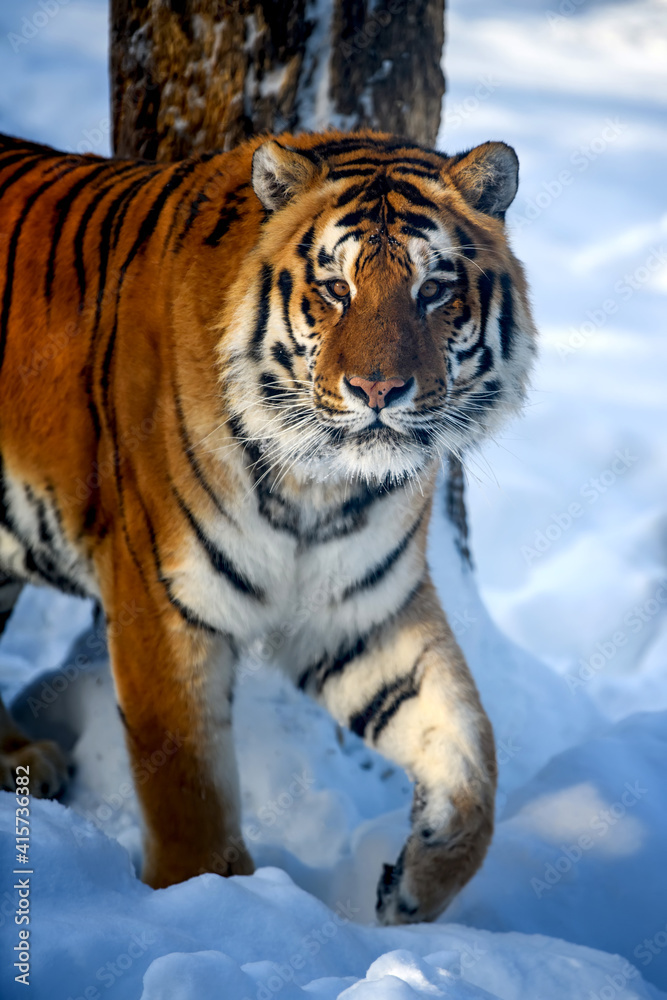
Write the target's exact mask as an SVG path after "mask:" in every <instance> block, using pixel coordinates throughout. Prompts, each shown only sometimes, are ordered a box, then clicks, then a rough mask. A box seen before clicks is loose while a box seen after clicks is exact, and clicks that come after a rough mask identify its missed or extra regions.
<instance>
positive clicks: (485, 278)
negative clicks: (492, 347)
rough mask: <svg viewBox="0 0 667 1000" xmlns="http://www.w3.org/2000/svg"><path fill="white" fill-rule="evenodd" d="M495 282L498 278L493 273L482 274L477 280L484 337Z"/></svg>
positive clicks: (481, 329)
mask: <svg viewBox="0 0 667 1000" xmlns="http://www.w3.org/2000/svg"><path fill="white" fill-rule="evenodd" d="M495 280H496V276H495V274H494V273H493V271H492V272H491V274H486V273H483V274H480V276H479V278H478V279H477V291H478V292H479V316H480V331H481V335H482V337H484V334H485V333H486V323H487V320H488V318H489V305H490V303H491V296H492V294H493V286H494V284H495Z"/></svg>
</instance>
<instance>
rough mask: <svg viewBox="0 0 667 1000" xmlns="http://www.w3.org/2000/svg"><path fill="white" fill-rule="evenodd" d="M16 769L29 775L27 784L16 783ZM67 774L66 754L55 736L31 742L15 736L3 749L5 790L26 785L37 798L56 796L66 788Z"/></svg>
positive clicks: (0, 766) (0, 779)
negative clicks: (50, 738)
mask: <svg viewBox="0 0 667 1000" xmlns="http://www.w3.org/2000/svg"><path fill="white" fill-rule="evenodd" d="M17 769H19V770H18V771H17ZM17 773H18V775H22V776H27V777H28V779H29V780H28V782H27V784H25V785H23V784H21V783H18V784H17V782H16V777H17ZM68 775H69V771H68V764H67V758H66V756H65V754H64V753H63V751H62V750H61V749H60V747H59V746H58V744H57V743H54V742H53V741H52V740H38V741H36V742H34V743H31V742H30V741H29V740H24V739H22V738H13V739H10V740H7V741H6V742H5V744H4V746H3V747H2V749H1V750H0V787H2V788H3V790H4V791H7V792H13V791H16V790H17V789H21V788H24V787H25V788H29V789H30V794H31V795H33V796H34V797H35V798H38V799H55V798H57V797H58V796H59V795H61V794H62V792H63V791H64V789H65V786H66V785H67V779H68Z"/></svg>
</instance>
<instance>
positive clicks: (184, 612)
mask: <svg viewBox="0 0 667 1000" xmlns="http://www.w3.org/2000/svg"><path fill="white" fill-rule="evenodd" d="M139 502H140V504H141V507H142V510H143V514H144V520H145V521H146V527H147V529H148V534H149V537H150V540H151V551H152V553H153V561H154V563H155V570H156V573H157V578H158V581H159V582H160V583H161V584H162V586H163V587H164V592H165V594H166V596H167V600H168V601H169V603H170V604H171V605H172V607H174V608H176V610H177V611H178V613H179V615H180V616H181V618H182V619H183V621H184V622H185V623H186V624H187V625H192V626H193V628H200V629H202V630H203V631H204V632H209V633H210V634H211V635H224V634H225V633H223V632H221V631H220V629H217V628H215V627H214V626H213V625H209V624H208V622H205V621H203V620H202V619H201V618H200V617H199V615H197V614H196V613H195V612H194V611H193V610H192V609H191V608H188V607H187V606H186V605H185V604H183V603H182V602H181V601H179V599H178V598H177V597H174V595H173V594H172V592H171V583H170V581H169V580H168V579H167V577H166V576H165V575H164V572H163V570H162V560H161V559H160V552H159V550H158V547H157V538H156V535H155V528H154V527H153V522H152V521H151V519H150V517H149V515H148V511H147V509H146V507H145V505H144V502H143V500H141V498H139ZM142 576H143V572H142Z"/></svg>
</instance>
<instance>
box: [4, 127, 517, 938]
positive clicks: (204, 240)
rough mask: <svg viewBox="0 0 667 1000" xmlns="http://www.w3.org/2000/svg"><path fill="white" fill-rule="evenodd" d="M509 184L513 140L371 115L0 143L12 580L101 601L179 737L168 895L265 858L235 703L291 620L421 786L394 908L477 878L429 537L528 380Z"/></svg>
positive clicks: (136, 720) (332, 690) (365, 723)
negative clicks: (230, 139) (418, 139)
mask: <svg viewBox="0 0 667 1000" xmlns="http://www.w3.org/2000/svg"><path fill="white" fill-rule="evenodd" d="M517 179H518V162H517V158H516V155H515V153H514V150H512V149H511V148H510V147H509V146H507V145H505V144H503V143H500V142H488V143H485V144H483V145H481V146H478V147H477V148H475V149H473V150H471V151H469V152H467V153H461V154H460V155H457V156H452V157H448V156H445V155H443V154H440V153H437V152H433V151H431V150H428V149H423V148H421V147H419V146H416V145H413V144H412V143H407V142H405V141H403V140H400V139H397V138H395V137H393V136H390V135H385V134H376V133H372V132H360V133H356V134H351V135H346V134H342V133H338V132H328V133H325V134H314V135H299V136H293V135H281V136H278V137H277V138H266V137H263V138H256V139H252V140H251V141H249V142H247V143H246V144H244V145H242V146H240V147H239V148H237V149H235V150H234V151H232V152H228V153H217V154H211V155H206V156H199V157H196V158H193V159H189V160H186V161H184V162H181V163H179V164H176V165H156V164H152V163H140V162H125V161H117V160H104V159H101V158H97V157H90V156H75V155H65V154H61V153H58V152H55V151H53V150H51V149H49V148H46V147H43V146H36V145H32V144H30V143H27V142H23V141H19V140H14V139H9V138H4V139H2V141H1V142H0V220H1V221H0V227H1V232H0V471H1V475H0V571H2V573H4V574H5V577H6V578H11V579H13V580H20V581H30V582H33V583H47V584H52V585H54V586H56V587H60V588H61V589H63V590H65V591H68V592H70V593H72V594H81V595H92V596H94V597H95V598H96V599H98V600H99V601H100V602H101V604H102V606H103V608H104V611H105V615H106V621H107V626H108V635H109V646H110V654H111V662H112V670H113V675H114V682H115V689H116V693H117V700H118V706H119V710H120V714H121V718H122V720H123V723H124V726H125V732H126V740H127V746H128V750H129V754H130V760H131V762H132V764H133V766H134V767H135V769H136V768H137V767H139V766H140V762H141V760H142V758H145V757H147V756H150V755H151V754H152V753H154V752H155V751H159V749H160V748H161V747H162V746H163V745H164V743H165V740H169V739H170V738H171V737H172V736H173V734H179V746H178V750H177V752H174V753H172V754H164V753H163V754H162V757H163V758H166V759H165V762H164V763H163V764H162V766H161V767H159V768H157V769H156V770H155V773H154V774H153V775H152V777H151V779H150V780H149V781H146V782H143V783H139V784H138V786H137V793H138V796H139V800H140V803H141V808H142V814H143V820H144V826H145V833H144V862H143V864H144V867H143V873H142V874H143V878H144V880H145V881H146V882H148V883H149V884H150V885H151V886H154V887H161V886H168V885H170V884H172V883H175V882H178V881H181V880H183V879H187V878H189V877H190V876H193V875H197V874H198V873H201V872H204V871H211V870H217V871H220V872H221V873H222V874H234V873H236V874H244V873H249V872H251V871H252V870H253V865H252V861H251V858H250V856H249V854H248V853H247V851H246V849H245V848H244V847H243V844H242V840H241V834H240V819H239V792H238V781H237V777H236V769H235V763H234V753H233V747H232V737H231V728H230V721H231V704H232V691H233V685H234V671H235V664H236V663H237V661H238V659H239V657H240V656H241V655H242V654H243V653H244V651H247V650H248V649H249V648H250V647H252V645H253V643H258V642H261V641H262V637H264V636H266V635H267V634H269V633H271V631H272V630H275V629H277V628H278V629H282V631H283V633H284V634H285V636H287V637H288V638H287V639H286V641H285V642H284V643H283V645H282V648H281V650H280V653H279V654H278V656H279V659H280V662H281V665H282V667H283V668H284V669H285V670H286V671H287V672H288V674H289V675H290V677H292V678H293V680H294V682H295V683H296V684H298V685H299V687H301V688H302V689H303V690H304V691H306V692H308V693H310V694H311V695H313V696H314V697H315V698H317V699H318V700H319V701H320V702H321V703H323V704H324V705H325V706H326V707H327V708H328V710H329V711H330V712H331V713H332V715H333V716H334V718H335V719H336V720H338V722H339V723H341V724H343V725H346V726H349V727H350V728H351V729H352V730H353V731H354V732H355V733H358V734H359V735H360V736H362V737H363V738H364V739H365V740H366V741H367V742H368V743H369V744H370V745H371V746H373V747H375V748H377V750H378V751H379V752H380V753H382V754H384V755H386V756H387V757H388V758H390V759H391V760H393V761H396V762H397V763H398V764H399V765H401V766H402V767H404V768H405V769H406V771H407V772H408V774H409V775H410V776H411V777H412V779H413V780H414V782H415V792H414V804H413V809H412V815H411V823H412V832H411V834H410V836H409V838H408V840H407V842H406V844H405V846H404V848H403V850H402V852H401V854H400V857H399V858H398V860H397V861H396V863H395V864H393V865H392V864H387V865H385V867H384V873H383V875H382V877H381V879H380V883H379V886H378V898H377V914H378V918H379V920H380V921H381V922H384V923H395V922H408V921H419V920H429V919H432V918H434V917H435V916H436V915H438V914H439V913H440V912H441V911H442V910H443V908H444V907H445V906H446V905H447V903H448V902H449V901H450V900H451V898H452V897H453V895H454V894H455V893H456V892H457V891H458V890H459V889H460V887H461V886H462V885H463V884H464V883H465V882H466V881H467V880H468V879H469V878H470V877H471V876H472V875H473V873H474V872H475V871H476V869H477V868H478V867H479V865H480V863H481V861H482V858H483V857H484V854H485V851H486V849H487V846H488V843H489V840H490V837H491V833H492V828H493V808H494V790H495V783H496V764H495V755H494V745H493V736H492V731H491V726H490V724H489V721H488V719H487V717H486V715H485V713H484V710H483V708H482V706H481V704H480V700H479V697H478V694H477V691H476V688H475V684H474V682H473V680H472V678H471V676H470V673H469V671H468V668H467V666H466V663H465V661H464V659H463V656H462V654H461V652H460V650H459V648H458V646H457V643H456V641H455V639H454V637H453V635H452V632H451V630H450V628H449V626H448V624H447V620H446V617H445V614H444V613H443V610H442V608H441V606H440V604H439V602H438V599H437V597H436V594H435V591H434V587H433V585H432V583H431V581H430V579H429V572H428V568H427V564H426V555H425V549H426V536H427V530H428V523H429V517H430V514H431V506H432V499H433V492H434V485H435V480H436V474H437V471H438V468H439V465H440V462H441V459H442V457H443V456H444V455H445V454H447V453H448V452H458V451H459V450H460V449H463V448H465V447H467V446H469V445H470V444H472V443H473V442H475V441H477V440H478V439H480V437H482V436H483V435H484V434H485V433H487V432H488V431H489V430H490V429H491V428H494V427H495V426H496V425H497V424H498V422H499V420H500V419H501V418H502V417H503V416H505V415H506V414H508V413H510V412H512V411H515V410H516V409H517V408H518V406H519V405H520V403H521V400H522V396H523V394H524V390H525V385H526V379H527V374H528V372H529V368H530V364H531V359H532V356H533V352H534V338H535V330H534V326H533V322H532V320H531V315H530V308H529V304H528V298H527V289H526V283H525V280H524V276H523V272H522V268H521V265H520V264H519V263H518V261H517V260H516V258H515V257H514V256H513V254H512V252H511V250H510V248H509V246H508V243H507V239H506V235H505V229H504V215H505V211H506V209H507V207H508V206H509V204H510V203H511V201H512V199H513V198H514V195H515V192H516V188H517ZM323 581H326V593H327V597H326V601H325V603H324V605H323V606H322V607H319V608H318V609H315V610H312V611H311V612H310V613H308V614H307V615H305V616H304V615H303V614H301V613H299V615H298V621H297V620H296V618H297V616H296V610H295V609H297V608H298V607H299V606H300V604H302V602H303V598H304V596H305V595H308V594H310V593H311V592H312V591H313V590H314V589H317V588H318V586H320V585H321V584H322V582H323ZM128 609H129V610H128ZM286 626H288V627H286ZM229 845H233V849H230V848H229Z"/></svg>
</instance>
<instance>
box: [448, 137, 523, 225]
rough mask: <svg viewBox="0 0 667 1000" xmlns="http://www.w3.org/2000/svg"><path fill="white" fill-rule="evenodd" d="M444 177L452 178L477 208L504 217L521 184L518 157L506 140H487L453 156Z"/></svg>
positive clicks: (467, 199) (465, 196)
mask: <svg viewBox="0 0 667 1000" xmlns="http://www.w3.org/2000/svg"><path fill="white" fill-rule="evenodd" d="M444 178H445V179H447V180H452V181H453V182H454V184H455V185H456V187H457V188H458V189H459V191H460V192H461V194H462V195H463V197H464V198H465V200H466V201H467V202H468V203H469V204H470V205H472V207H473V208H476V209H477V211H478V212H484V213H485V214H486V215H491V216H493V218H494V219H501V220H502V219H504V218H505V212H506V211H507V209H508V208H509V207H510V205H511V204H512V202H513V201H514V196H515V194H516V191H517V188H518V186H519V158H518V157H517V155H516V153H515V152H514V150H513V149H512V147H511V146H507V145H506V144H505V143H504V142H484V143H482V145H481V146H475V148H474V149H471V150H470V151H469V152H468V153H461V154H460V155H459V156H454V157H452V159H451V160H450V161H449V162H448V164H447V166H446V167H445V169H444Z"/></svg>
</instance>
